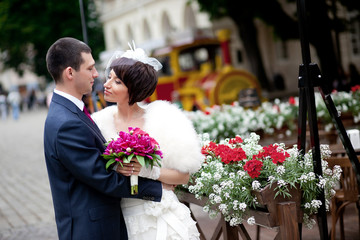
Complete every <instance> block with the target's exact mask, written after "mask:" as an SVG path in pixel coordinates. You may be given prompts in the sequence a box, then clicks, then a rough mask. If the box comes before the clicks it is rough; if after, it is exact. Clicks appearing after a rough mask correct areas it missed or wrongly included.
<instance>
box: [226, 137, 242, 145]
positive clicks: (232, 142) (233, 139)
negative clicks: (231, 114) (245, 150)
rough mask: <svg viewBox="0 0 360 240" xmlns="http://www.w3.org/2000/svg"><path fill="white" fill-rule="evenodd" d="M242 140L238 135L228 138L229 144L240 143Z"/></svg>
mask: <svg viewBox="0 0 360 240" xmlns="http://www.w3.org/2000/svg"><path fill="white" fill-rule="evenodd" d="M242 142H243V140H242V138H241V137H239V136H236V137H235V138H232V139H230V140H229V143H230V144H237V143H242Z"/></svg>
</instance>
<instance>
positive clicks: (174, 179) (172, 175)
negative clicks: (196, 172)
mask: <svg viewBox="0 0 360 240" xmlns="http://www.w3.org/2000/svg"><path fill="white" fill-rule="evenodd" d="M189 178H190V174H189V173H183V172H180V171H178V170H175V169H169V168H160V176H159V178H158V179H157V180H159V181H160V182H163V183H167V184H174V185H178V184H186V183H188V182H189Z"/></svg>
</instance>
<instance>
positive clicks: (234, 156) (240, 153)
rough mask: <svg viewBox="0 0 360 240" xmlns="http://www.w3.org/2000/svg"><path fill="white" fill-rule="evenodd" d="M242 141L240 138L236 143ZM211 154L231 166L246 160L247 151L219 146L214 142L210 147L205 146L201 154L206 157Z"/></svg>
mask: <svg viewBox="0 0 360 240" xmlns="http://www.w3.org/2000/svg"><path fill="white" fill-rule="evenodd" d="M240 140H241V141H242V139H241V138H240V137H239V138H238V139H237V140H236V141H240ZM234 141H235V140H234ZM210 152H212V153H214V154H215V155H216V156H218V157H220V158H221V161H222V162H223V163H225V164H229V163H231V162H238V161H241V160H244V159H246V154H245V151H244V150H243V149H242V148H231V147H229V146H228V145H224V144H219V145H217V144H216V143H214V142H210V143H209V145H207V146H204V147H203V148H202V149H201V153H202V154H204V155H207V154H209V153H210Z"/></svg>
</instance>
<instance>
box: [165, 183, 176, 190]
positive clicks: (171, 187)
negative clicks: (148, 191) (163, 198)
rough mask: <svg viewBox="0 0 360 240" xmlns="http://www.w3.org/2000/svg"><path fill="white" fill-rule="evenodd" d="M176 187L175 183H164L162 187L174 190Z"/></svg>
mask: <svg viewBox="0 0 360 240" xmlns="http://www.w3.org/2000/svg"><path fill="white" fill-rule="evenodd" d="M175 187H176V185H175V184H167V183H162V188H163V189H166V190H171V191H174V189H175Z"/></svg>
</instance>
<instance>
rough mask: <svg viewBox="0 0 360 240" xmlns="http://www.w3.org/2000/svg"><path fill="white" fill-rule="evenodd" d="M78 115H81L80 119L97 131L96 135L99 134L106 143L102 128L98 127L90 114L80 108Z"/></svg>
mask: <svg viewBox="0 0 360 240" xmlns="http://www.w3.org/2000/svg"><path fill="white" fill-rule="evenodd" d="M77 113H78V116H79V117H80V119H81V120H82V121H83V122H84V123H85V124H86V125H87V126H88V127H89V128H90V129H91V130H92V131H93V132H94V133H95V135H97V136H98V137H99V138H100V139H101V141H103V142H104V143H105V142H106V140H105V138H104V137H103V135H102V134H101V131H100V129H99V128H98V126H97V125H96V123H94V122H92V121H91V120H90V119H89V118H88V116H86V114H85V113H84V112H83V111H81V110H80V109H78V112H77Z"/></svg>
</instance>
